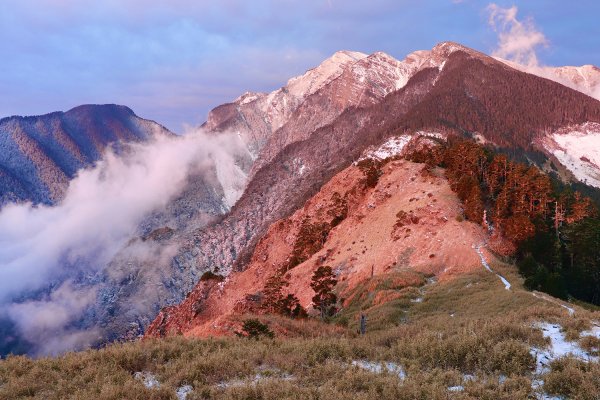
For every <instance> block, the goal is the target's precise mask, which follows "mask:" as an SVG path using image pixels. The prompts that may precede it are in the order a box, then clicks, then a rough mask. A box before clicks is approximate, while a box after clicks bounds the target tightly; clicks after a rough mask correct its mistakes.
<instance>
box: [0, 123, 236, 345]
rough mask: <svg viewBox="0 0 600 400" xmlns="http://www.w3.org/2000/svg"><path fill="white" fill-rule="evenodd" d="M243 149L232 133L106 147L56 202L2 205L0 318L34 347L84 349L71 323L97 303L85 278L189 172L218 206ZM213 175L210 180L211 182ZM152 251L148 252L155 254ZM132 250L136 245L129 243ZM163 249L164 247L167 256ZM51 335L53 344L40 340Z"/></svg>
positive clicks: (82, 336)
mask: <svg viewBox="0 0 600 400" xmlns="http://www.w3.org/2000/svg"><path fill="white" fill-rule="evenodd" d="M244 152H246V149H245V147H244V145H243V143H241V140H240V139H239V138H238V137H237V135H229V134H223V135H218V136H214V135H206V134H204V133H202V132H201V131H195V132H190V133H188V134H186V135H185V136H183V137H179V136H176V137H173V136H171V137H167V136H158V137H155V138H154V139H153V140H151V141H150V142H149V143H136V144H130V145H127V147H126V148H125V150H124V151H123V153H120V154H115V153H114V152H113V151H110V150H109V151H108V152H107V153H106V154H105V156H104V157H103V159H102V160H101V161H100V162H98V163H97V165H96V166H95V167H94V168H90V169H85V170H82V171H81V172H80V173H79V174H78V175H77V177H76V178H74V179H73V180H72V181H71V183H70V185H69V188H68V190H67V193H66V196H65V198H64V200H63V201H62V202H61V203H60V204H58V205H56V206H54V207H50V206H37V207H34V206H32V205H31V204H20V205H15V204H12V205H8V206H6V207H5V208H3V209H2V210H1V211H0V316H3V317H4V318H9V319H10V320H12V321H13V322H14V325H15V326H16V328H17V329H18V330H19V333H20V334H21V335H22V336H23V337H24V338H25V339H26V340H27V341H28V342H31V343H33V344H34V345H36V348H35V350H34V352H35V353H36V354H49V353H50V354H53V353H56V352H61V351H64V350H66V349H73V348H81V347H85V346H86V345H88V344H90V343H93V342H94V341H95V340H97V337H98V334H97V332H95V331H94V330H89V331H85V332H80V331H78V330H77V329H71V328H69V326H70V325H72V324H73V323H74V322H76V321H77V320H78V319H80V318H83V317H84V316H85V315H84V314H85V312H86V310H87V308H88V306H89V305H91V304H92V303H93V302H95V301H96V293H95V289H94V286H93V285H91V286H90V281H93V279H92V278H90V277H93V276H95V275H97V274H98V273H99V272H103V270H104V268H106V266H107V264H108V263H109V261H110V260H111V259H112V258H113V257H114V256H115V254H116V253H117V252H118V251H119V250H120V249H122V248H123V247H124V245H125V244H126V243H127V242H128V241H129V240H130V239H131V238H132V237H137V236H138V235H139V232H138V231H137V229H138V226H139V224H140V223H141V222H142V220H143V219H144V217H145V216H146V215H148V214H149V213H151V212H153V211H155V210H159V209H161V208H164V207H165V205H166V204H167V203H168V202H169V201H170V200H171V199H173V198H174V196H176V195H177V194H178V193H180V192H181V191H182V189H183V188H184V187H185V185H186V183H187V179H188V177H189V176H190V175H196V176H197V175H198V174H204V175H205V176H206V177H207V178H206V179H207V181H208V184H211V185H212V187H214V188H215V190H217V191H219V192H221V193H222V195H223V199H222V201H223V204H224V207H225V209H227V208H228V207H231V206H232V205H233V204H234V203H235V201H237V199H238V198H239V196H240V195H241V193H242V191H243V188H244V185H245V173H244V172H243V171H242V170H241V169H240V167H238V165H237V164H236V159H237V158H239V157H240V156H243V155H244ZM215 176H216V177H217V182H210V180H214V177H215ZM138 250H139V251H140V252H141V253H144V251H149V254H152V255H153V256H159V255H160V253H161V252H157V251H156V249H154V251H152V250H153V249H150V248H145V249H138ZM131 251H134V250H131ZM172 253H173V249H170V250H169V252H168V254H172ZM50 337H51V338H53V340H52V341H51V342H49V341H48V340H47V338H50Z"/></svg>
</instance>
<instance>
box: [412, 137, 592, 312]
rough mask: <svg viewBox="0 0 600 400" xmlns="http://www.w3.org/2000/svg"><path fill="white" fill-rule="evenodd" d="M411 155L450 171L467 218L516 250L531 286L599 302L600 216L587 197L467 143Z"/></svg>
mask: <svg viewBox="0 0 600 400" xmlns="http://www.w3.org/2000/svg"><path fill="white" fill-rule="evenodd" d="M409 158H411V159H412V160H413V161H417V162H425V163H427V164H429V165H430V166H440V167H443V168H445V169H446V172H445V173H446V177H447V178H448V180H449V182H450V185H451V187H452V190H453V191H455V192H456V194H457V195H458V197H459V198H460V200H461V201H462V202H463V205H464V215H465V218H466V219H468V220H471V221H473V222H476V223H479V224H482V225H485V226H487V227H489V228H490V229H492V230H494V232H495V234H499V235H502V236H503V237H504V238H506V239H508V240H509V241H510V242H512V243H513V244H514V245H515V247H516V251H515V257H516V262H517V265H518V267H519V271H520V273H521V274H522V275H523V276H524V277H525V285H526V287H528V288H529V289H536V290H541V291H544V292H547V293H549V294H552V295H554V296H557V297H560V298H568V297H574V298H577V299H580V300H584V301H587V302H590V303H593V304H600V219H599V218H598V211H597V207H596V205H595V204H594V202H593V201H592V200H591V199H590V198H589V197H586V196H584V195H582V194H581V193H580V192H578V191H575V190H573V189H572V187H571V186H570V185H565V184H562V183H561V182H560V181H559V180H558V179H555V178H554V177H551V176H549V175H548V174H545V173H544V172H542V171H540V170H539V169H538V168H537V167H535V166H533V165H527V164H525V163H521V162H515V161H512V160H511V159H509V157H508V156H506V155H505V154H500V153H495V152H493V151H492V150H490V149H489V148H486V147H484V146H482V145H479V144H476V143H474V142H472V141H469V140H465V139H459V138H454V139H451V140H449V142H448V143H447V144H442V145H440V146H436V147H434V148H427V149H421V150H418V151H415V152H414V153H413V154H412V155H411V156H410V157H409Z"/></svg>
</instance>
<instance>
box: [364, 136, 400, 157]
mask: <svg viewBox="0 0 600 400" xmlns="http://www.w3.org/2000/svg"><path fill="white" fill-rule="evenodd" d="M411 139H412V136H411V135H401V136H396V137H392V138H389V139H388V140H387V141H386V142H385V143H383V144H382V145H381V146H379V148H377V149H374V150H373V149H371V150H367V151H366V152H365V153H364V155H363V156H362V157H361V158H360V159H359V161H362V160H365V159H367V158H370V159H373V160H385V159H386V158H389V157H394V156H397V155H400V154H401V153H402V150H403V149H404V147H405V146H406V145H407V144H408V142H410V140H411Z"/></svg>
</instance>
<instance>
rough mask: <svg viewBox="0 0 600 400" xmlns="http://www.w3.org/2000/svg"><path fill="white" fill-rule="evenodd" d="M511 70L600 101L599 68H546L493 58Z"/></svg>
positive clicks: (583, 66) (585, 66)
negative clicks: (536, 77)
mask: <svg viewBox="0 0 600 400" xmlns="http://www.w3.org/2000/svg"><path fill="white" fill-rule="evenodd" d="M494 58H495V59H496V60H498V61H501V62H503V63H504V64H506V65H508V66H509V67H511V68H514V69H516V70H519V71H521V72H526V73H528V74H533V75H537V76H540V77H542V78H546V79H550V80H551V81H554V82H557V83H560V84H561V85H564V86H567V87H570V88H571V89H574V90H577V91H579V92H581V93H584V94H587V95H588V96H591V97H593V98H595V99H596V100H600V68H598V67H596V66H594V65H589V64H587V65H582V66H580V67H575V66H569V65H567V66H563V67H546V66H539V65H531V66H529V65H522V64H517V63H516V62H513V61H509V60H505V59H503V58H499V57H494Z"/></svg>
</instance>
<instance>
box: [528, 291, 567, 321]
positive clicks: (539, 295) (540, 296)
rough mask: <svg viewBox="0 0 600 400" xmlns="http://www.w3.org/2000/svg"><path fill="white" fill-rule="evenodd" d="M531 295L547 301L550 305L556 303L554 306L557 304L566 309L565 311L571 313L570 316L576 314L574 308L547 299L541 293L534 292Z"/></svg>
mask: <svg viewBox="0 0 600 400" xmlns="http://www.w3.org/2000/svg"><path fill="white" fill-rule="evenodd" d="M531 294H532V295H533V297H535V298H538V299H541V300H545V301H548V302H550V303H554V304H557V305H559V306H561V307H562V308H564V309H565V310H567V312H568V313H569V315H573V314H575V309H574V308H572V307H569V306H566V305H564V304H562V303H560V302H558V301H556V300H554V299H551V298H549V297H546V296H544V295H542V294H539V293H536V292H532V293H531Z"/></svg>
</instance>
